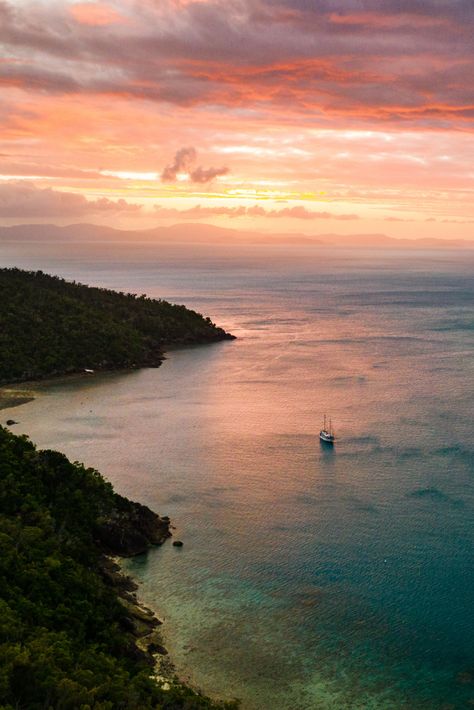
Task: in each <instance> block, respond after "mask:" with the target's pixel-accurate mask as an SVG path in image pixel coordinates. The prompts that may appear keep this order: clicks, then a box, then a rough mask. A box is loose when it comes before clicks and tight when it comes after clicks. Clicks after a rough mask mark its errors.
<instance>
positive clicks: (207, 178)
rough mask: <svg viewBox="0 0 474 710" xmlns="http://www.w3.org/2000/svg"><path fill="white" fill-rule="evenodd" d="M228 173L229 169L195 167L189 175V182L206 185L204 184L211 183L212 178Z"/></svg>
mask: <svg viewBox="0 0 474 710" xmlns="http://www.w3.org/2000/svg"><path fill="white" fill-rule="evenodd" d="M228 172H229V168H225V167H222V168H201V167H197V168H196V169H195V170H193V171H192V173H191V174H190V177H191V181H192V182H198V183H206V182H211V180H214V178H216V177H219V176H220V175H227V173H228Z"/></svg>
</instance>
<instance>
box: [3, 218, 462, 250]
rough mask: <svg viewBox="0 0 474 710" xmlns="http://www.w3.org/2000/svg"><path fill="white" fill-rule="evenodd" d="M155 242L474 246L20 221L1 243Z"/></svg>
mask: <svg viewBox="0 0 474 710" xmlns="http://www.w3.org/2000/svg"><path fill="white" fill-rule="evenodd" d="M2 241H3V242H16V241H25V242H46V241H47V242H77V243H80V242H122V243H123V242H155V243H161V244H164V243H176V244H286V245H292V244H294V245H297V244H300V245H310V244H315V245H319V246H331V247H362V248H364V247H366V248H374V247H375V248H376V247H379V248H389V249H390V248H393V249H395V248H403V249H407V248H412V249H421V248H426V247H428V248H452V247H464V248H473V247H474V242H471V241H468V240H464V239H436V238H423V239H397V238H395V237H389V236H387V235H386V234H349V235H347V234H345V235H342V234H319V235H318V236H317V237H312V236H308V235H306V234H299V233H289V234H266V233H263V232H253V231H244V230H238V229H228V228H226V227H216V226H214V225H212V224H201V223H196V224H174V225H172V226H169V227H153V228H152V229H142V230H127V229H115V228H114V227H105V226H100V225H96V224H70V225H67V226H65V227H59V226H58V225H55V224H17V225H14V226H11V227H0V242H2Z"/></svg>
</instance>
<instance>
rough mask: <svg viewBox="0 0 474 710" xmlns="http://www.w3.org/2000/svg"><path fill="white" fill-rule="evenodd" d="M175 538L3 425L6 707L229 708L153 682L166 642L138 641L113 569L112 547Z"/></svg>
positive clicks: (0, 598) (1, 639)
mask: <svg viewBox="0 0 474 710" xmlns="http://www.w3.org/2000/svg"><path fill="white" fill-rule="evenodd" d="M114 529H115V530H116V531H117V532H118V533H119V534H118V535H117V538H116V539H115V537H114V534H113V532H114ZM167 534H168V521H167V519H166V518H165V519H163V518H159V517H158V516H157V515H155V514H154V513H152V511H150V510H149V509H148V508H145V507H144V506H140V505H139V504H137V503H132V502H130V501H128V500H127V499H125V498H122V497H121V496H118V495H116V494H115V493H114V492H113V489H112V486H111V485H110V484H109V483H107V482H106V481H104V479H103V478H102V476H101V475H100V474H99V473H97V471H94V470H92V469H85V468H84V467H83V466H81V465H79V464H72V463H70V462H69V461H68V459H67V458H66V457H65V456H64V455H63V454H60V453H58V452H54V451H38V450H36V448H35V447H34V446H33V444H31V443H30V442H29V441H28V440H27V439H26V438H25V437H18V436H14V435H13V434H11V433H9V432H8V431H7V430H5V429H4V428H2V427H0V707H1V708H2V709H3V710H14V709H15V710H19V709H24V710H40V709H44V708H48V709H51V708H55V709H56V708H57V709H59V708H61V709H62V710H78V709H79V708H82V709H83V710H88V709H94V710H112V709H114V708H120V709H122V710H140V709H141V708H156V709H159V708H163V709H164V708H168V709H175V710H179V709H181V708H182V709H183V710H184V709H187V710H193V709H194V708H209V709H210V708H223V707H231V706H230V705H220V704H218V703H213V702H212V701H210V700H208V699H206V698H203V697H201V696H199V695H196V694H195V693H194V692H193V691H191V690H190V689H189V688H186V687H185V686H182V685H181V684H179V683H171V685H170V687H168V688H167V689H162V688H161V687H160V685H159V684H157V683H156V682H154V680H153V679H152V678H151V677H150V676H151V674H152V672H153V658H152V655H151V653H152V651H153V650H156V641H155V646H153V644H150V645H149V646H147V643H146V638H147V637H145V643H143V639H142V644H141V646H140V644H139V643H137V636H138V635H143V634H140V633H139V630H138V631H137V626H140V624H141V622H140V620H139V619H138V620H137V618H136V616H134V612H133V603H132V604H131V603H130V602H133V594H131V593H130V592H129V591H126V585H125V588H124V589H122V590H121V591H120V590H117V581H116V580H114V575H111V574H110V570H109V567H110V562H108V561H107V558H106V557H105V556H104V552H110V551H117V550H114V548H115V547H116V543H117V544H118V545H119V546H120V545H123V542H124V538H127V537H129V538H130V542H131V544H132V546H133V545H135V544H136V542H137V539H139V538H140V536H141V538H142V542H143V540H145V541H146V544H147V545H148V544H149V541H150V538H153V537H154V536H155V535H157V536H158V537H157V538H155V539H154V540H153V539H151V542H153V541H155V542H158V541H161V540H162V539H164V538H165V537H166V536H167ZM137 535H138V538H137ZM115 576H116V575H115ZM131 609H132V611H130V610H131ZM141 625H142V626H143V624H141ZM149 638H153V636H150V637H149Z"/></svg>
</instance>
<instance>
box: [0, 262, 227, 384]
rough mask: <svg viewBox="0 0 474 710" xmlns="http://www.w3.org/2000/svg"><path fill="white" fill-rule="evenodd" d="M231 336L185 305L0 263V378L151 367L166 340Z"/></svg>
mask: <svg viewBox="0 0 474 710" xmlns="http://www.w3.org/2000/svg"><path fill="white" fill-rule="evenodd" d="M233 338H234V336H233V335H230V334H229V333H226V332H225V331H224V330H223V329H222V328H218V327H217V326H216V325H214V323H212V321H211V320H210V319H209V318H204V317H203V316H202V315H201V314H199V313H196V312H195V311H192V310H190V309H188V308H185V306H179V305H174V304H171V303H168V302H167V301H163V300H156V299H151V298H147V297H146V296H144V295H142V296H137V295H135V294H132V293H127V294H125V293H119V292H117V291H111V290H108V289H103V288H91V287H89V286H84V285H82V284H78V283H75V282H74V283H71V282H68V281H65V280H63V279H61V278H59V277H57V276H49V275H48V274H45V273H43V272H42V271H22V270H20V269H0V385H2V384H10V383H13V382H24V381H28V380H34V379H39V378H44V377H52V376H55V375H65V374H71V373H74V372H82V371H84V370H99V369H100V370H112V369H129V368H137V367H158V366H159V365H160V364H161V362H162V360H163V351H164V349H165V348H166V347H170V346H176V345H189V344H200V343H212V342H217V341H219V340H231V339H233Z"/></svg>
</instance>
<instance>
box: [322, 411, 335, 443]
mask: <svg viewBox="0 0 474 710" xmlns="http://www.w3.org/2000/svg"><path fill="white" fill-rule="evenodd" d="M319 438H320V439H321V441H324V443H325V444H334V441H335V439H336V437H335V436H334V429H333V428H332V422H331V420H329V425H327V424H326V415H324V424H323V428H322V429H321V431H320V432H319Z"/></svg>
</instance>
